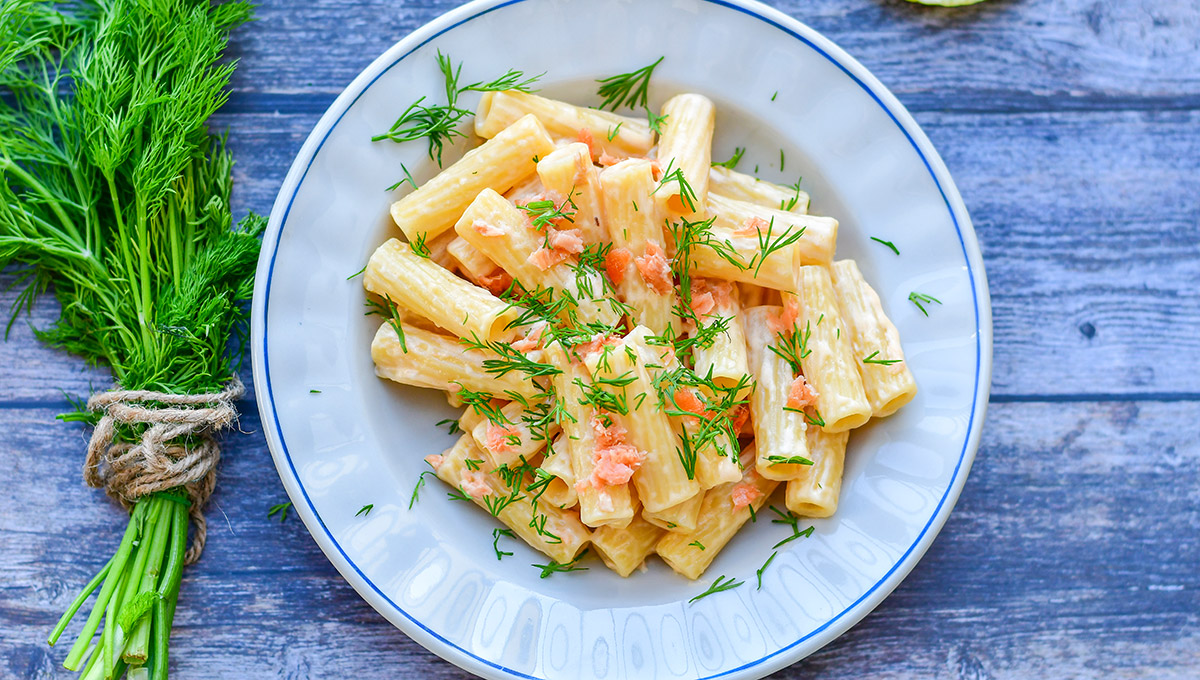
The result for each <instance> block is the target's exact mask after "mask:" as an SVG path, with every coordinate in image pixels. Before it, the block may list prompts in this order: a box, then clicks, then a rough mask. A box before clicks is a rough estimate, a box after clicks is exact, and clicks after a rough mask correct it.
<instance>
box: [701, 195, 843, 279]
mask: <svg viewBox="0 0 1200 680" xmlns="http://www.w3.org/2000/svg"><path fill="white" fill-rule="evenodd" d="M708 210H709V215H710V216H711V217H713V224H712V227H711V228H710V230H709V233H710V235H711V238H712V239H713V240H715V241H718V242H721V243H724V244H727V247H729V248H732V249H733V251H734V252H735V253H736V256H737V260H738V261H739V262H740V265H735V264H733V263H732V262H729V261H728V260H727V259H725V258H724V257H721V256H720V255H718V254H717V252H716V251H715V250H713V249H712V248H707V247H701V248H694V249H693V254H692V262H693V264H694V266H695V271H696V273H697V274H699V275H701V276H708V277H714V278H721V279H730V280H733V281H741V282H744V283H751V284H755V285H758V286H765V287H767V288H774V289H776V290H791V289H792V287H793V286H794V284H793V277H794V272H793V270H794V268H795V267H796V262H797V260H798V261H799V263H800V264H802V265H807V264H822V265H828V264H829V263H830V262H831V261H832V260H833V251H834V249H835V248H836V247H837V230H838V221H837V220H835V219H833V218H832V217H819V216H816V215H800V214H796V213H789V212H783V211H782V210H774V209H771V208H765V207H762V206H758V205H754V204H753V203H747V202H745V201H738V200H734V199H731V198H725V197H724V196H720V195H718V194H712V195H711V196H709V201H708ZM801 229H803V232H800V230H801ZM797 233H800V234H801V235H800V236H799V238H795V234H797ZM767 251H770V252H767ZM764 253H766V255H765V257H764Z"/></svg>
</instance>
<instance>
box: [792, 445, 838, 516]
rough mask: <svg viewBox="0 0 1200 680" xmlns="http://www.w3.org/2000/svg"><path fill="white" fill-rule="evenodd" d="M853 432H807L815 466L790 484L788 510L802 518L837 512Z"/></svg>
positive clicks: (810, 467)
mask: <svg viewBox="0 0 1200 680" xmlns="http://www.w3.org/2000/svg"><path fill="white" fill-rule="evenodd" d="M849 438H850V432H848V431H847V432H825V431H824V430H822V429H821V428H819V427H814V428H810V429H809V431H808V449H809V451H811V452H812V458H813V464H812V465H811V466H809V467H808V468H807V469H805V470H804V471H803V472H802V473H801V475H800V476H799V477H797V478H795V479H792V480H789V481H788V483H787V498H786V499H785V502H786V503H787V508H788V510H791V511H792V512H794V513H796V514H797V515H800V516H801V517H829V516H831V515H833V513H834V512H835V511H836V510H837V506H838V495H839V494H840V493H841V490H842V467H843V465H844V464H845V458H846V440H847V439H849Z"/></svg>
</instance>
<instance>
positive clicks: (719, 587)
mask: <svg viewBox="0 0 1200 680" xmlns="http://www.w3.org/2000/svg"><path fill="white" fill-rule="evenodd" d="M743 584H745V581H735V580H733V579H732V578H729V579H728V580H726V577H725V576H718V577H717V580H716V581H713V584H712V585H711V586H709V587H708V590H706V591H704V592H703V593H700V594H699V595H697V596H696V597H693V598H692V599H690V600H688V604H691V603H693V602H695V601H696V600H699V599H701V598H704V597H708V596H709V595H713V594H715V593H721V592H725V591H726V590H733V589H734V588H737V587H739V586H742V585H743Z"/></svg>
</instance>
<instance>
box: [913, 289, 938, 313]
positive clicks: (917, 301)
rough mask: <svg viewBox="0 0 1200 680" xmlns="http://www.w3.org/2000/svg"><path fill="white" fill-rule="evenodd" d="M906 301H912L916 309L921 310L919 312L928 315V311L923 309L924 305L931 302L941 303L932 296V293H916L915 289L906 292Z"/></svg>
mask: <svg viewBox="0 0 1200 680" xmlns="http://www.w3.org/2000/svg"><path fill="white" fill-rule="evenodd" d="M908 301H909V302H911V303H913V304H914V305H916V306H917V309H919V310H921V313H922V314H924V315H925V316H929V312H927V311H925V306H924V305H927V304H929V303H931V302H932V303H934V304H939V305H940V304H942V301H941V300H939V299H937V298H935V297H933V296H932V295H926V294H924V293H917V292H915V291H914V292H912V293H909V294H908ZM922 303H924V304H922Z"/></svg>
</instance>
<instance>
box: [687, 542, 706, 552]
mask: <svg viewBox="0 0 1200 680" xmlns="http://www.w3.org/2000/svg"><path fill="white" fill-rule="evenodd" d="M688 545H689V546H691V547H693V548H699V549H701V550H704V544H703V543H701V542H700V541H692V542H691V543H688Z"/></svg>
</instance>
